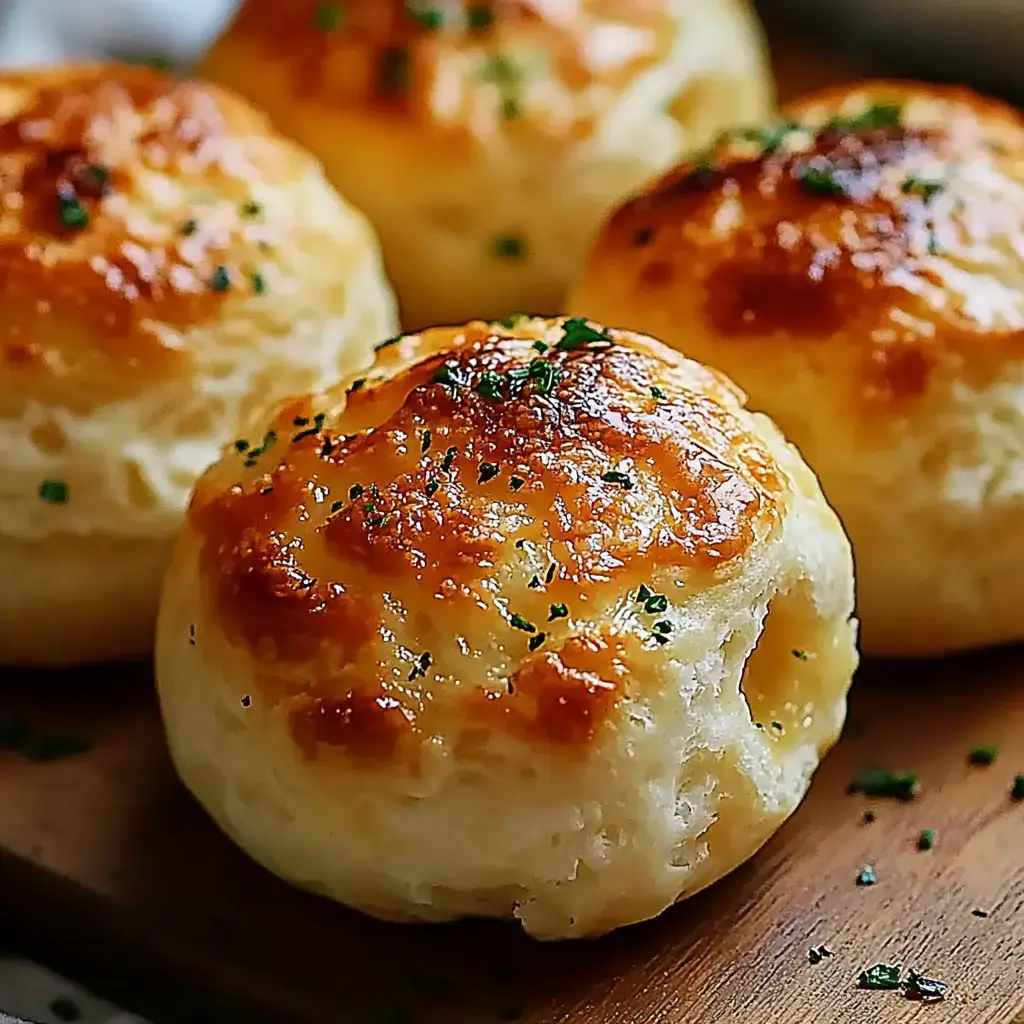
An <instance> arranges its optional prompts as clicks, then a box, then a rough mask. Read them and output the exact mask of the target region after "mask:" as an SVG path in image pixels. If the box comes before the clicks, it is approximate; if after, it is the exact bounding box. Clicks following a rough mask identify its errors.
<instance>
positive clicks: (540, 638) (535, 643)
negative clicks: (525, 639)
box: [528, 633, 548, 651]
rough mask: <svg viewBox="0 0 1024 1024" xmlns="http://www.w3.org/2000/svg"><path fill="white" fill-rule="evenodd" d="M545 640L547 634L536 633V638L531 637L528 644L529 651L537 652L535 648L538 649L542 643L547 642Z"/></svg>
mask: <svg viewBox="0 0 1024 1024" xmlns="http://www.w3.org/2000/svg"><path fill="white" fill-rule="evenodd" d="M547 638H548V635H547V633H538V634H537V635H536V636H531V637H530V642H529V645H528V646H529V648H530V650H531V651H535V650H537V648H538V647H540V645H541V644H542V643H544V641H545V640H547Z"/></svg>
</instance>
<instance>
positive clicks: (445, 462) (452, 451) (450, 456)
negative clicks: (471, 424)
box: [441, 446, 459, 473]
mask: <svg viewBox="0 0 1024 1024" xmlns="http://www.w3.org/2000/svg"><path fill="white" fill-rule="evenodd" d="M458 454H459V449H458V448H455V447H454V446H453V447H451V448H449V449H448V451H446V452H445V453H444V458H443V459H442V460H441V468H442V469H443V470H444V471H445V472H446V473H447V472H448V470H450V469H451V468H452V465H453V464H454V462H455V456H456V455H458Z"/></svg>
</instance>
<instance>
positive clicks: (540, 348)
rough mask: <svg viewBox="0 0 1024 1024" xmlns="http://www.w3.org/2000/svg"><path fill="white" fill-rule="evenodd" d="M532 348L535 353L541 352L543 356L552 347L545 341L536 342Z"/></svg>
mask: <svg viewBox="0 0 1024 1024" xmlns="http://www.w3.org/2000/svg"><path fill="white" fill-rule="evenodd" d="M530 348H532V349H533V350H534V351H535V352H539V353H540V354H541V355H544V353H545V352H547V350H548V349H549V348H551V346H550V345H548V344H547V343H545V342H543V341H535V342H534V343H533V344H532V345H531V346H530Z"/></svg>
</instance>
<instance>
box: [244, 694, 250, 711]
mask: <svg viewBox="0 0 1024 1024" xmlns="http://www.w3.org/2000/svg"><path fill="white" fill-rule="evenodd" d="M251 704H252V695H251V694H248V693H247V694H245V696H244V697H242V707H243V708H247V707H249V706H251Z"/></svg>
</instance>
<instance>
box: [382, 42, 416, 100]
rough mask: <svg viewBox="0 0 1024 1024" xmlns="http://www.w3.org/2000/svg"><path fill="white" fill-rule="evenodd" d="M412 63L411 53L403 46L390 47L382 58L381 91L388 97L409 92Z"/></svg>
mask: <svg viewBox="0 0 1024 1024" xmlns="http://www.w3.org/2000/svg"><path fill="white" fill-rule="evenodd" d="M410 71H411V63H410V60H409V51H408V50H405V49H403V48H402V47H401V46H389V47H387V48H386V49H385V50H384V52H383V53H382V54H381V58H380V89H381V92H383V93H385V94H388V95H392V96H394V95H401V94H402V93H406V92H408V91H409V79H410Z"/></svg>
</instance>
